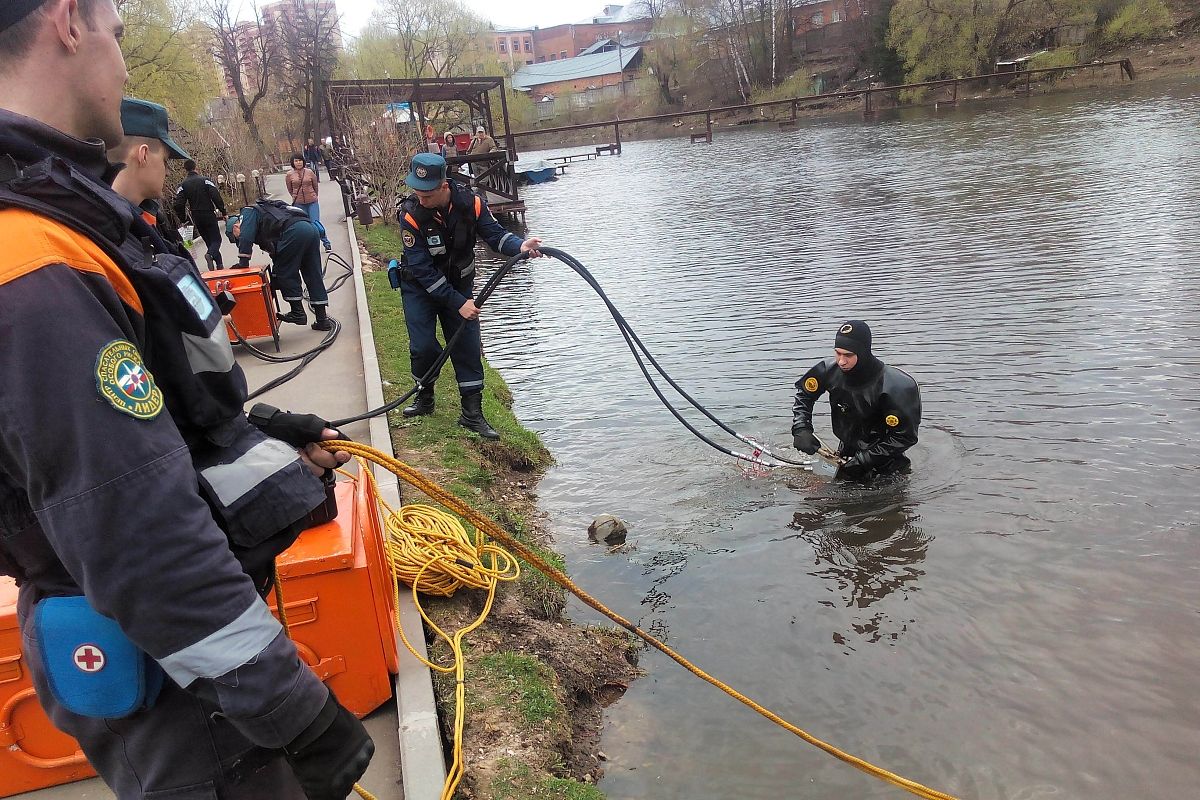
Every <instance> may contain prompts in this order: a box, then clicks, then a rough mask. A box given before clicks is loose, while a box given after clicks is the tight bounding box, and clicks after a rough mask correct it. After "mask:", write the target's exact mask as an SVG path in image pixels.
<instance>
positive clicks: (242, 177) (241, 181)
mask: <svg viewBox="0 0 1200 800" xmlns="http://www.w3.org/2000/svg"><path fill="white" fill-rule="evenodd" d="M237 182H238V186H240V187H242V205H243V206H248V205H250V199H249V198H248V197H246V173H244V172H239V173H238V174H237Z"/></svg>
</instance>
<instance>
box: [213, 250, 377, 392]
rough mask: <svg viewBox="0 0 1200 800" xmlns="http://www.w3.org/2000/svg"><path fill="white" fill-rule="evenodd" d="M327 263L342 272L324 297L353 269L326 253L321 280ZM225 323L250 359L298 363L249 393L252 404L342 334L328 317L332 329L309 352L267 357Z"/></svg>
mask: <svg viewBox="0 0 1200 800" xmlns="http://www.w3.org/2000/svg"><path fill="white" fill-rule="evenodd" d="M330 261H333V262H335V263H337V264H338V265H339V266H341V267H342V268H343V269H344V270H345V274H342V275H338V276H337V278H335V279H334V281H333V283H332V284H330V286H329V287H328V288H327V289H326V290H325V292H326V294H332V293H333V292H336V291H337V290H338V289H340V288H342V286H343V285H344V284H345V283H346V281H347V280H349V279H350V278H351V277H353V275H354V267H352V266H351V265H350V264H349V263H348V262H347V261H346V259H344V258H342V257H341V256H339V255H338V254H337V253H334V252H331V251H330V252H326V254H325V262H324V263H323V264H322V265H321V279H322V280H324V278H325V273H326V271H327V270H328V268H329V262H330ZM303 297H304V299H306V300H307V299H308V293H307V292H305V293H304V294H303ZM225 321H226V323H227V324H228V325H229V328H230V330H232V331H233V336H234V338H235V339H237V341H238V344H240V345H242V347H245V348H246V352H248V353H249V354H250V355H251V356H253V357H254V358H257V359H258V360H260V361H266V362H267V363H268V364H288V363H291V362H293V361H299V362H300V363H299V364H298V365H297V366H296V367H295V368H294V369H291V370H288V371H287V372H286V373H284V374H283V375H280V376H279V377H278V378H273V379H272V380H270V381H268V382H267V383H266V384H264V385H262V386H260V387H258V388H257V389H255V390H254V391H253V392H250V394H248V395H247V396H246V399H247V400H253V399H254V398H256V397H258V396H260V395H262V394H264V393H266V392H269V391H271V390H272V389H274V388H276V387H279V386H282V385H283V384H285V383H287V382H288V381H290V380H291V379H292V378H295V377H296V376H297V375H299V374H300V373H301V372H303V371H304V368H305V367H307V366H308V365H309V364H311V363H312V362H313V361H314V360H315V359H316V357H317V356H319V355H321V353H324V352H325V351H326V350H328V349H329V348H330V347H332V346H333V343H334V342H336V341H337V338H338V334H340V333H341V332H342V323H340V322H338V321H337V320H336V319H334V318H333V317H330V318H329V321H330V322H332V323H333V327H332V328H330V329H329V331H328V332H327V333H326V334H325V336H324V337H323V338H322V339H321V341H320V342H319V343H318V344H317V345H316V346H315V347H313V348H312V349H311V350H305V351H304V352H302V353H293V354H291V355H286V356H281V355H279V354H277V353H267V352H265V351H263V350H259V349H258V348H257V347H255V346H254V345H252V344H250V343H249V342H248V341H246V339H245V337H244V336H242V334H241V331H239V330H238V329H237V325H235V324H234V322H233V318H232V317H227V318H226V320H225Z"/></svg>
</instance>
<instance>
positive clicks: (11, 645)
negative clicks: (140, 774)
mask: <svg viewBox="0 0 1200 800" xmlns="http://www.w3.org/2000/svg"><path fill="white" fill-rule="evenodd" d="M95 774H96V773H95V771H93V770H92V767H91V765H90V764H88V762H87V758H85V757H84V755H83V753H82V752H81V751H80V749H79V745H78V744H77V743H76V742H75V740H74V739H72V738H71V737H70V736H67V735H66V734H65V733H62V732H60V731H59V730H58V729H57V728H55V727H54V725H53V723H51V722H50V718H49V717H47V716H46V712H44V711H42V705H41V703H39V702H38V699H37V695H35V694H34V691H33V682H32V679H31V678H30V677H29V667H28V666H27V665H26V663H25V659H24V656H23V655H22V653H21V631H20V630H19V629H18V628H17V584H16V582H15V581H13V579H12V578H6V577H0V797H12V796H13V795H15V794H21V793H22V792H31V791H33V790H34V789H42V788H45V787H47V786H57V785H58V784H60V783H70V782H71V781H78V780H83V779H84V778H90V777H92V776H93V775H95Z"/></svg>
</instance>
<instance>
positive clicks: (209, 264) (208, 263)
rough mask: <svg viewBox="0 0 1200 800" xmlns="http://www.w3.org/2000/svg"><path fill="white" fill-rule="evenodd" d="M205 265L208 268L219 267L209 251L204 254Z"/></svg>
mask: <svg viewBox="0 0 1200 800" xmlns="http://www.w3.org/2000/svg"><path fill="white" fill-rule="evenodd" d="M204 265H205V267H206V268H207V269H210V270H213V269H216V268H217V262H216V261H214V260H213V257H212V256H210V255H209V254H208V253H205V254H204Z"/></svg>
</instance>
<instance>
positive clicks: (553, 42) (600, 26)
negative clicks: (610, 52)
mask: <svg viewBox="0 0 1200 800" xmlns="http://www.w3.org/2000/svg"><path fill="white" fill-rule="evenodd" d="M610 8H611V6H610ZM597 19H600V18H599V17H598V18H597ZM652 25H653V21H652V20H650V19H649V18H648V17H647V18H643V19H638V20H624V21H621V22H584V23H579V24H574V25H555V26H553V27H550V28H534V31H533V52H534V56H535V58H534V61H535V62H536V63H538V64H544V63H546V62H549V61H562V60H563V59H564V58H575V57H576V56H580V55H584V54H585V53H590V52H591V50H590V48H592V47H593V45H595V44H596V42H599V41H603V40H612V41H614V42H615V41H616V40H617V39H618V38H619V39H620V40H621V42H622V44H625V43H626V42H628V43H630V44H633V43H640V42H642V41H645V39H646V38H647V37H648V35H649V33H650V28H651V26H652Z"/></svg>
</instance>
